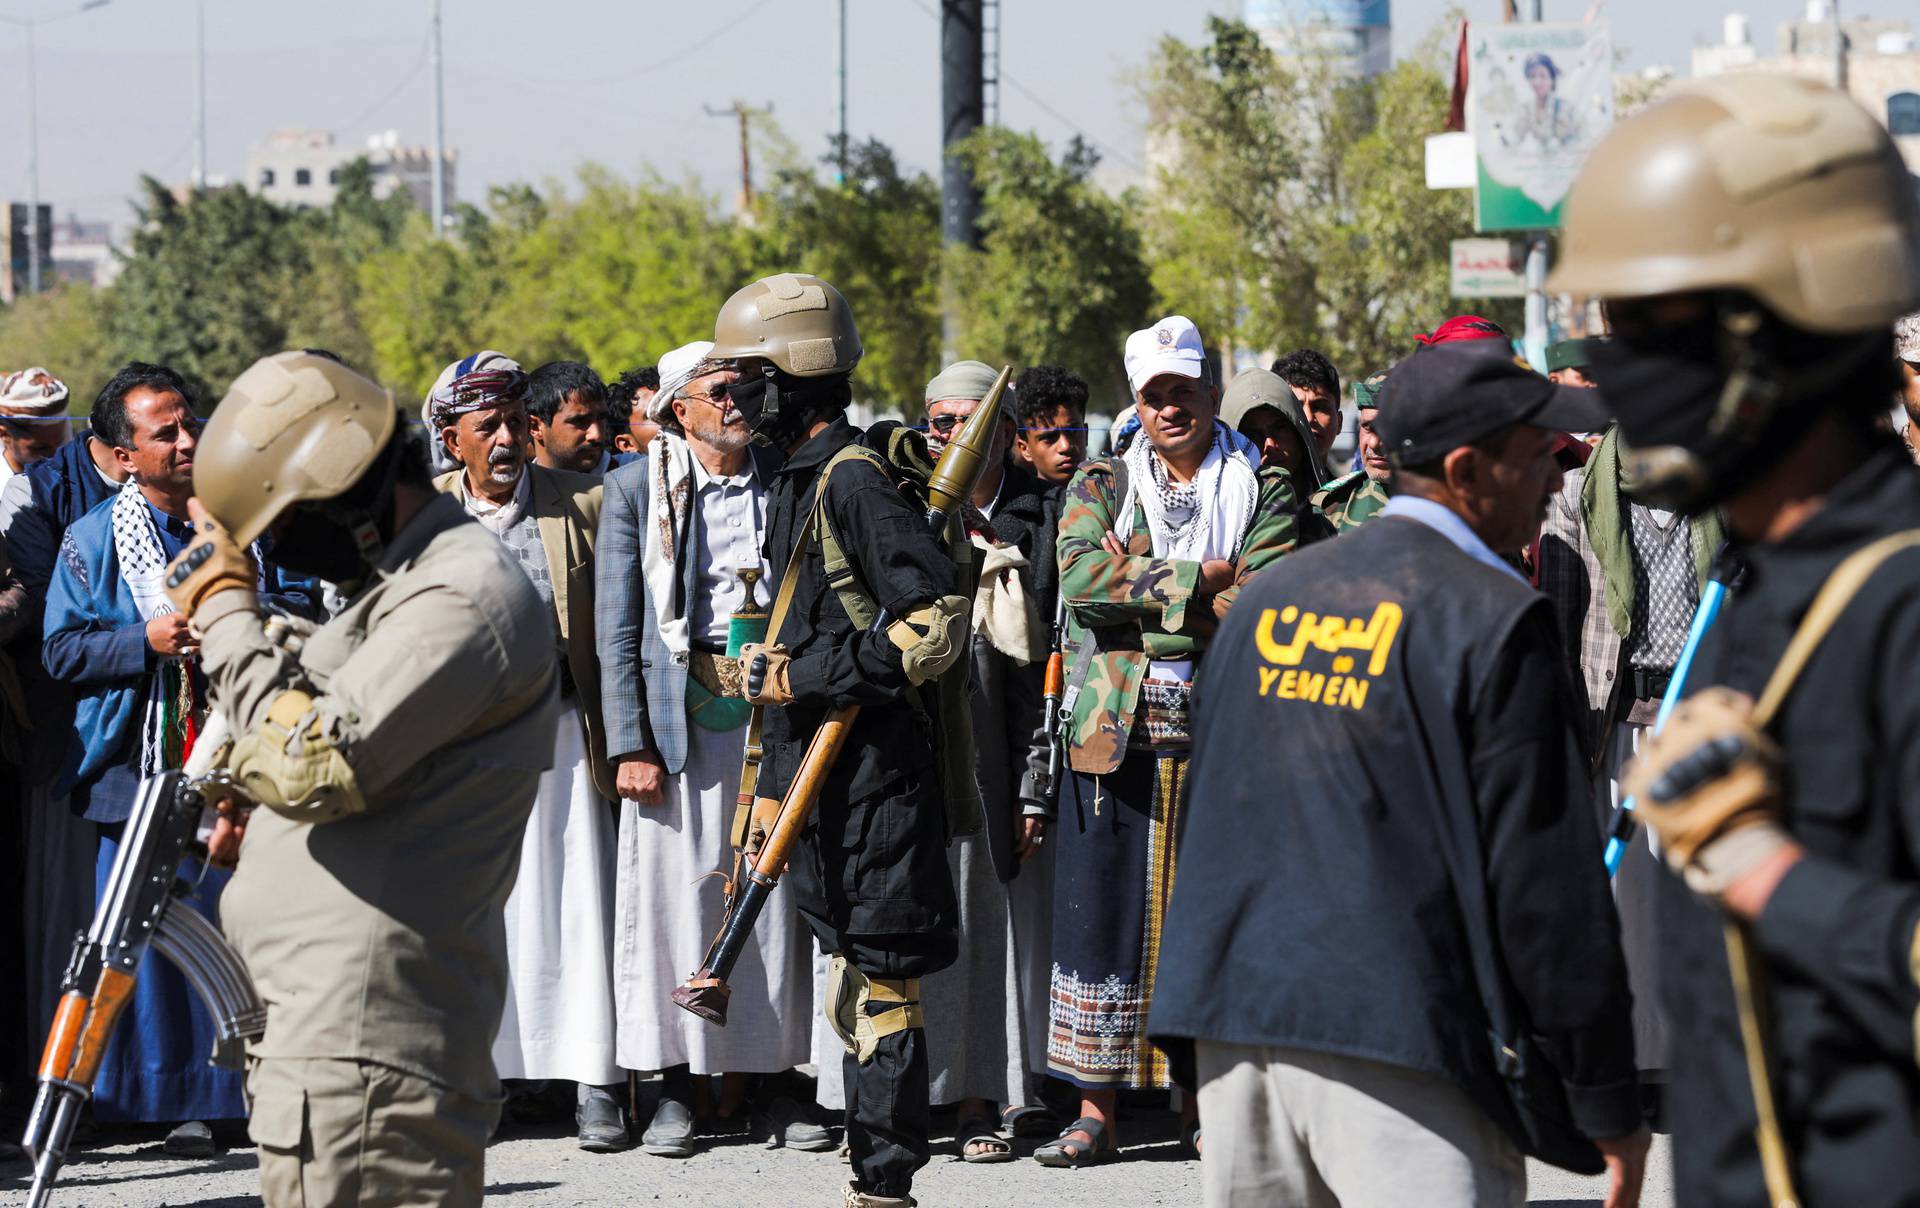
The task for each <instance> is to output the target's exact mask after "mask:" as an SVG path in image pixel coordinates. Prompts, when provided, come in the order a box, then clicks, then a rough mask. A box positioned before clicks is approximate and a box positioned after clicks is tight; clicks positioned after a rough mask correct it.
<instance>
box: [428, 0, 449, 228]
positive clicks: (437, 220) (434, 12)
mask: <svg viewBox="0 0 1920 1208" xmlns="http://www.w3.org/2000/svg"><path fill="white" fill-rule="evenodd" d="M429 3H430V6H431V18H432V25H431V28H429V30H428V31H427V41H428V46H429V49H428V51H427V54H428V56H429V57H430V58H431V59H432V60H433V178H432V179H433V235H434V238H436V239H444V238H446V235H447V87H446V73H445V71H444V70H443V65H442V60H441V55H440V0H429Z"/></svg>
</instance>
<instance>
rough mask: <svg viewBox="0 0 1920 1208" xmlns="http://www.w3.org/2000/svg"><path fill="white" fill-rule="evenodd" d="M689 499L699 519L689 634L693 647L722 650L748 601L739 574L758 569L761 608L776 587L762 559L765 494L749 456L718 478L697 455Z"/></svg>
mask: <svg viewBox="0 0 1920 1208" xmlns="http://www.w3.org/2000/svg"><path fill="white" fill-rule="evenodd" d="M693 499H694V506H696V507H698V508H699V509H700V519H699V523H698V524H697V525H696V526H695V529H694V532H695V533H696V534H697V541H696V546H695V548H694V550H693V552H692V554H691V555H690V556H691V557H692V559H693V566H694V580H693V582H694V592H693V599H692V600H690V601H689V602H688V605H687V628H688V633H689V635H690V636H691V637H692V638H693V640H694V641H696V642H706V643H711V644H712V645H715V646H721V647H724V646H725V645H726V644H727V628H728V625H729V623H730V618H731V617H732V614H733V613H734V612H735V611H736V610H737V609H739V608H741V607H742V606H744V605H745V604H746V602H747V596H746V585H745V584H744V583H742V582H741V580H740V571H741V570H743V569H748V568H757V569H759V571H760V582H759V584H758V585H757V586H756V587H755V589H754V601H755V602H756V603H758V604H759V605H760V606H761V607H762V608H763V609H764V608H766V607H768V606H769V604H770V603H771V602H772V599H773V597H772V592H773V590H774V589H775V588H776V587H777V586H778V584H776V583H775V582H774V581H773V579H772V578H771V576H769V574H768V573H767V567H766V564H765V563H764V562H763V561H761V557H760V541H761V536H762V534H763V533H764V532H765V530H766V501H767V489H766V487H765V485H763V484H762V483H761V481H760V477H759V474H758V473H757V472H756V471H755V469H754V463H753V459H752V458H751V457H749V458H748V459H747V464H746V468H745V469H744V470H742V471H740V472H739V473H738V474H733V475H729V476H727V477H724V478H721V477H716V476H714V475H712V474H709V473H708V472H707V468H706V467H705V466H703V465H701V464H700V458H699V457H698V456H695V457H694V458H693Z"/></svg>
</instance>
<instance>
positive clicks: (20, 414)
mask: <svg viewBox="0 0 1920 1208" xmlns="http://www.w3.org/2000/svg"><path fill="white" fill-rule="evenodd" d="M66 418H67V385H66V383H65V382H62V381H61V380H60V379H59V378H57V377H55V376H53V375H52V374H51V373H48V372H47V371H46V370H44V369H41V368H40V367H39V366H37V365H36V366H35V367H34V368H32V369H22V370H20V371H19V372H18V373H9V374H8V375H7V376H6V379H5V380H4V381H0V420H8V421H11V422H14V423H50V422H53V421H65V420H66Z"/></svg>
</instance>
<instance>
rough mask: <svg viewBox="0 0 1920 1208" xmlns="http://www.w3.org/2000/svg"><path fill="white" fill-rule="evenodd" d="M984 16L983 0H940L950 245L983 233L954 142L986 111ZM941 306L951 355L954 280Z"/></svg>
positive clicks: (944, 234) (956, 320) (956, 311)
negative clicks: (983, 59) (983, 57)
mask: <svg viewBox="0 0 1920 1208" xmlns="http://www.w3.org/2000/svg"><path fill="white" fill-rule="evenodd" d="M982 16H983V14H982V11H981V0H940V117H941V133H940V146H941V148H942V151H943V154H944V162H943V163H942V165H941V172H940V241H941V243H943V244H945V245H946V246H947V247H949V248H954V247H973V246H975V245H976V244H977V243H978V242H979V239H980V229H979V220H980V193H979V190H977V189H975V188H974V184H973V173H972V172H971V171H970V170H969V169H968V168H967V165H966V164H965V163H964V162H962V161H961V159H960V157H959V156H958V155H956V154H954V150H953V148H954V144H956V143H958V142H959V141H960V140H962V139H964V138H966V137H967V135H969V134H972V133H973V132H974V131H975V130H977V129H979V128H980V124H981V122H982V121H984V120H985V117H986V84H985V70H984V66H983V63H982V54H983V52H984V49H985V46H984V33H983V22H982V19H981V18H982ZM940 311H941V316H940V343H941V347H942V349H943V352H944V355H945V357H946V359H947V360H949V361H951V360H953V359H954V358H955V357H957V356H958V355H959V353H958V351H957V346H958V344H959V340H960V304H959V299H958V298H957V297H956V296H955V294H954V290H953V283H952V281H951V280H948V281H946V282H944V283H943V284H942V287H941V305H940Z"/></svg>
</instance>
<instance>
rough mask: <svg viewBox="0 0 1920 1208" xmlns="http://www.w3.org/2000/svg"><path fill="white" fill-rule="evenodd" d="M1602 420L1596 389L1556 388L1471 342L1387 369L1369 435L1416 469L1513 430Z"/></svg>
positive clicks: (1498, 351)
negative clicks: (1520, 426)
mask: <svg viewBox="0 0 1920 1208" xmlns="http://www.w3.org/2000/svg"><path fill="white" fill-rule="evenodd" d="M1609 418H1610V417H1609V415H1608V412H1607V407H1606V404H1604V403H1603V402H1601V401H1600V392H1599V391H1598V390H1593V389H1587V388H1583V387H1579V386H1556V385H1555V384H1554V383H1553V382H1551V381H1549V380H1548V379H1546V378H1545V377H1542V376H1541V375H1540V374H1537V373H1535V372H1534V371H1533V370H1531V369H1529V368H1527V366H1526V365H1524V364H1523V363H1521V362H1520V361H1518V360H1516V359H1515V358H1514V356H1513V354H1512V353H1511V352H1510V351H1508V349H1507V347H1506V346H1505V344H1504V343H1499V342H1495V341H1493V340H1475V341H1472V342H1464V343H1449V344H1431V345H1427V346H1425V347H1422V348H1420V349H1419V350H1418V351H1416V352H1415V353H1414V354H1413V355H1412V356H1410V357H1408V358H1407V359H1406V360H1404V361H1401V362H1400V363H1399V364H1398V365H1395V366H1394V367H1393V372H1392V373H1391V374H1389V375H1388V377H1387V380H1386V384H1385V385H1383V386H1381V387H1380V414H1379V418H1378V419H1376V420H1375V421H1374V429H1375V431H1377V432H1378V433H1379V434H1380V438H1381V440H1382V441H1384V442H1385V444H1386V452H1387V454H1388V456H1390V457H1392V458H1393V459H1394V461H1395V462H1396V463H1398V464H1399V465H1403V466H1417V465H1423V464H1425V463H1427V462H1431V461H1436V460H1438V459H1439V458H1441V457H1444V456H1446V455H1447V454H1448V453H1451V452H1452V451H1453V450H1455V449H1457V448H1459V447H1460V446H1461V445H1465V444H1471V443H1472V442H1474V441H1476V440H1479V439H1480V438H1481V437H1483V436H1490V435H1492V434H1493V433H1495V432H1498V431H1500V429H1502V428H1506V427H1509V426H1511V425H1513V424H1533V425H1535V426H1536V427H1540V428H1548V429H1551V430H1553V431H1555V432H1592V431H1596V430H1598V429H1600V428H1604V427H1606V425H1607V421H1608V419H1609Z"/></svg>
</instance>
